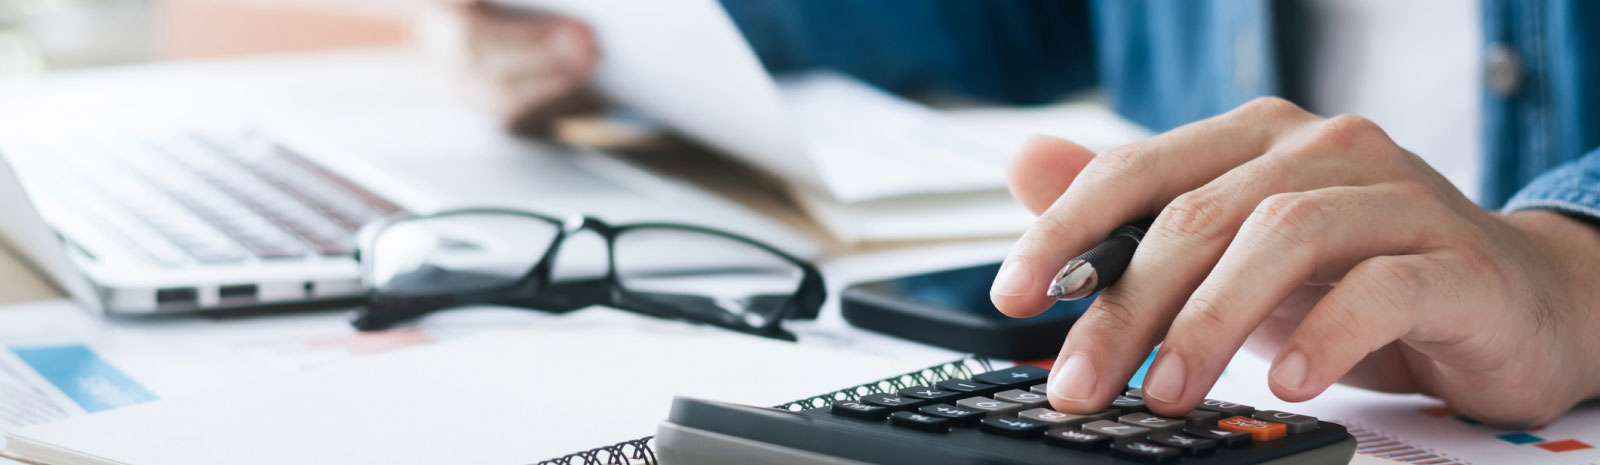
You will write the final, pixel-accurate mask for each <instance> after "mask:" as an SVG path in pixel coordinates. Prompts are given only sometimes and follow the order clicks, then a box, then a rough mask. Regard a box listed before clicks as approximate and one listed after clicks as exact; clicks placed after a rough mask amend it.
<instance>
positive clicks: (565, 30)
mask: <svg viewBox="0 0 1600 465" xmlns="http://www.w3.org/2000/svg"><path fill="white" fill-rule="evenodd" d="M439 6H440V7H441V8H442V9H443V10H444V11H443V12H442V15H440V18H439V19H442V20H443V24H441V26H444V27H439V28H435V30H436V31H438V35H442V36H445V37H438V38H436V39H437V40H438V41H439V42H446V43H447V44H444V48H446V49H447V50H445V51H444V52H445V53H447V54H450V55H452V56H451V58H454V59H455V60H453V61H455V62H456V63H457V65H458V66H459V67H460V68H462V71H464V72H465V74H466V81H467V85H468V86H469V89H471V90H473V91H474V92H475V93H477V94H479V98H478V99H479V100H481V101H482V103H484V104H486V105H487V106H489V107H490V108H491V109H492V110H493V111H494V112H495V113H496V114H497V115H498V116H499V117H500V119H501V120H502V121H503V122H504V124H505V125H506V127H507V128H509V129H511V130H513V131H518V132H543V131H546V130H548V129H549V128H550V126H551V123H553V122H554V121H555V120H556V119H557V118H560V117H563V116H568V115H572V114H576V113H582V112H586V111H592V110H594V109H596V108H598V107H599V99H598V98H596V97H595V94H594V93H593V92H592V91H591V90H590V87H589V81H590V78H591V77H593V75H594V71H595V66H596V65H597V64H598V62H599V57H600V53H599V49H598V45H597V44H596V41H595V38H594V34H592V33H591V32H590V31H589V28H588V27H587V26H585V25H584V24H583V23H582V22H580V21H578V20H575V19H572V18H567V17H563V16H559V15H555V14H548V13H540V12H531V11H521V10H511V9H507V8H505V7H501V6H496V5H494V4H492V3H489V2H488V1H487V0H440V2H439Z"/></svg>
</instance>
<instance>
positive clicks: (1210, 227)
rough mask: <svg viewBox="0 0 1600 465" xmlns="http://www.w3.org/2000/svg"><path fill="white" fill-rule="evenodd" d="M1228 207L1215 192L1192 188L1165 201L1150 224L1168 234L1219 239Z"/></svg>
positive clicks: (1225, 226) (1222, 232)
mask: <svg viewBox="0 0 1600 465" xmlns="http://www.w3.org/2000/svg"><path fill="white" fill-rule="evenodd" d="M1227 211H1228V206H1227V204H1226V203H1225V202H1224V201H1223V200H1222V199H1221V198H1219V197H1218V196H1216V195H1213V194H1209V193H1205V192H1200V191H1192V192H1188V193H1185V194H1183V195H1180V196H1178V198H1176V199H1173V201H1172V203H1170V204H1167V207H1166V208H1165V209H1164V210H1162V212H1161V214H1160V215H1158V216H1157V217H1156V222H1155V224H1154V225H1153V226H1151V228H1152V229H1155V230H1157V231H1158V232H1160V233H1163V234H1167V235H1175V236H1179V237H1185V238H1192V239H1198V240H1207V241H1209V240H1220V239H1221V238H1222V235H1223V234H1225V231H1227V221H1226V220H1227V218H1228V213H1227Z"/></svg>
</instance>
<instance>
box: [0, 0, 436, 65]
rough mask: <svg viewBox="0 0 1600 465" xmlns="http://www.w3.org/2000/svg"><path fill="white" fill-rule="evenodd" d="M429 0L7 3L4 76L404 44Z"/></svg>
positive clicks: (0, 37) (2, 11)
mask: <svg viewBox="0 0 1600 465" xmlns="http://www.w3.org/2000/svg"><path fill="white" fill-rule="evenodd" d="M425 1H426V0H0V76H16V75H25V74H33V73H39V72H42V71H45V70H59V69H69V68H82V67H92V66H105V65H115V64H125V63H137V62H146V61H164V60H183V59H193V58H207V57H219V56H240V55H250V54H268V53H282V52H295V51H312V50H326V49H335V48H345V47H366V46H383V45H396V44H401V43H404V42H406V41H407V40H408V39H407V38H408V37H409V31H408V24H409V23H410V21H411V19H412V18H413V17H414V16H415V15H416V14H417V11H418V10H419V9H420V8H421V6H422V5H423V4H424V2H425Z"/></svg>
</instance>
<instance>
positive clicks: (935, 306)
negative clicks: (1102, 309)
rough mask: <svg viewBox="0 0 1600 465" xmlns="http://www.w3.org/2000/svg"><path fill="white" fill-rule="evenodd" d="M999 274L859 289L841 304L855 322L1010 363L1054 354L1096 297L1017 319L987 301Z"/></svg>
mask: <svg viewBox="0 0 1600 465" xmlns="http://www.w3.org/2000/svg"><path fill="white" fill-rule="evenodd" d="M999 272H1000V264H999V263H993V264H988V265H979V266H972V267H967V268H957V269H952V270H943V271H935V272H931V273H923V274H917V275H910V276H901V277H897V278H891V279H885V280H881V281H871V282H864V283H858V284H853V285H850V286H849V287H846V288H845V290H844V293H843V294H841V295H840V307H841V310H842V312H843V313H844V318H845V320H846V321H849V322H850V324H852V325H855V326H857V327H860V328H863V329H867V330H871V331H875V332H879V333H883V334H888V335H891V336H895V337H900V338H904V339H910V340H913V341H917V342H921V343H925V344H931V345H935V346H939V347H944V348H947V349H952V350H958V351H962V352H970V353H973V354H977V355H981V356H985V357H994V358H1003V359H1010V360H1036V359H1046V358H1053V357H1055V355H1056V353H1058V352H1060V350H1061V342H1062V341H1063V340H1065V339H1066V337H1067V331H1068V330H1070V329H1072V323H1073V322H1075V321H1077V320H1078V317H1079V316H1080V315H1082V314H1083V311H1084V310H1085V309H1087V308H1088V307H1089V302H1090V301H1092V300H1093V298H1089V299H1082V300H1075V301H1070V302H1057V303H1056V304H1055V305H1054V306H1052V307H1050V309H1049V310H1046V311H1045V312H1044V313H1042V314H1039V315H1038V316H1035V317H1033V318H1011V317H1009V316H1006V315H1005V314H1002V313H1000V310H998V309H995V308H994V304H993V303H990V302H989V286H990V285H991V284H993V283H994V277H995V274H997V273H999ZM1039 292H1044V289H1040V290H1039Z"/></svg>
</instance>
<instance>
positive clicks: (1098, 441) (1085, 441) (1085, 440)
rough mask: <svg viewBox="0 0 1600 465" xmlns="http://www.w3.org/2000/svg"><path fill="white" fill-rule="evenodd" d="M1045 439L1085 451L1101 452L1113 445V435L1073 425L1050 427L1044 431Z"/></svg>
mask: <svg viewBox="0 0 1600 465" xmlns="http://www.w3.org/2000/svg"><path fill="white" fill-rule="evenodd" d="M1044 440H1045V442H1046V443H1049V444H1050V445H1054V446H1061V447H1065V448H1068V449H1073V450H1081V451H1084V452H1101V451H1104V450H1106V449H1108V448H1110V447H1111V436H1106V435H1104V434H1100V433H1095V432H1090V431H1083V430H1080V429H1077V428H1072V427H1061V428H1050V430H1049V431H1046V432H1045V433H1044Z"/></svg>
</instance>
